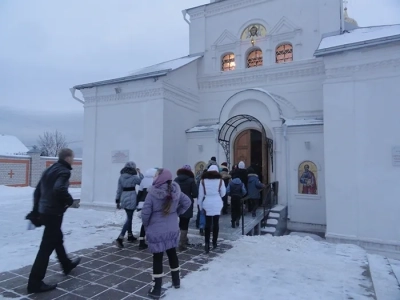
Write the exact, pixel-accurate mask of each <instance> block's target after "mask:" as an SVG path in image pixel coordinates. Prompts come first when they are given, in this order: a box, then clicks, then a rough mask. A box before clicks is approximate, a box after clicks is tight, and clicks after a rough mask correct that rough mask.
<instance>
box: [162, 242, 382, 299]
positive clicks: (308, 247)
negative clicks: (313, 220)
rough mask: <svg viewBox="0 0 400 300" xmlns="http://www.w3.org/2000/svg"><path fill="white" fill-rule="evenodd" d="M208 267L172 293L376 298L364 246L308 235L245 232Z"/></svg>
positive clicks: (199, 296) (203, 296)
mask: <svg viewBox="0 0 400 300" xmlns="http://www.w3.org/2000/svg"><path fill="white" fill-rule="evenodd" d="M205 268H207V269H208V270H207V272H196V273H192V274H190V275H189V276H187V277H185V278H183V279H182V282H181V288H180V289H179V290H169V291H168V293H167V297H166V299H191V300H197V299H198V300H204V299H230V300H235V299H238V300H239V299H240V300H242V299H252V300H265V299H275V300H278V299H279V300H287V299H296V300H301V299H304V300H316V299H321V300H322V299H323V300H331V299H332V300H338V299H358V300H361V299H368V300H370V299H373V298H371V297H370V294H371V290H370V289H372V282H371V280H370V278H369V277H367V276H366V275H365V273H366V272H365V271H366V268H367V259H366V253H365V251H364V250H363V249H361V248H359V247H358V246H353V245H334V244H329V243H326V242H319V241H315V240H314V239H313V238H311V237H307V236H305V237H300V236H283V237H268V236H262V237H245V238H243V239H241V240H239V241H236V242H234V247H233V248H232V249H231V250H229V251H227V252H226V253H225V254H224V255H223V256H221V257H219V258H217V259H216V260H214V261H212V262H211V263H209V264H207V265H206V266H205ZM350 297H352V298H350ZM387 300H389V299H387Z"/></svg>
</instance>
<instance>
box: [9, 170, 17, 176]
mask: <svg viewBox="0 0 400 300" xmlns="http://www.w3.org/2000/svg"><path fill="white" fill-rule="evenodd" d="M8 175H9V176H10V178H13V175H15V173H14V172H13V170H10V172H9V173H8Z"/></svg>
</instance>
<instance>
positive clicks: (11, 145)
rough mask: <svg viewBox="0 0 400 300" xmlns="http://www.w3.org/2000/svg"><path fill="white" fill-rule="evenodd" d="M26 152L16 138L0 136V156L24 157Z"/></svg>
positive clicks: (24, 147) (26, 149) (25, 148)
mask: <svg viewBox="0 0 400 300" xmlns="http://www.w3.org/2000/svg"><path fill="white" fill-rule="evenodd" d="M28 151H29V149H28V148H27V147H26V146H25V145H24V144H23V143H22V142H21V141H20V140H19V139H18V138H17V137H15V136H13V135H3V134H0V155H25V154H26V153H27V152H28Z"/></svg>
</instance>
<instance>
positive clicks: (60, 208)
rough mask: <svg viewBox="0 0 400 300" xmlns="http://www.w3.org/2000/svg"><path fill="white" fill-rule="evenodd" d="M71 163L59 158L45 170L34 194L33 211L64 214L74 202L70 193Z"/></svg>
mask: <svg viewBox="0 0 400 300" xmlns="http://www.w3.org/2000/svg"><path fill="white" fill-rule="evenodd" d="M71 170H72V168H71V165H70V164H69V163H67V162H66V161H65V160H59V161H58V162H56V163H55V164H53V165H52V166H51V167H49V168H48V169H47V170H45V171H44V172H43V175H42V178H41V179H40V181H39V183H38V184H37V186H36V189H35V192H34V196H33V198H34V199H33V202H34V204H33V212H35V213H37V212H38V213H40V214H48V215H59V216H60V215H63V214H64V212H65V210H66V209H67V208H68V207H69V206H71V205H72V204H73V203H74V200H73V198H72V196H71V195H70V194H69V193H68V187H69V178H70V177H71Z"/></svg>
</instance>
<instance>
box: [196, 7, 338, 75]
mask: <svg viewBox="0 0 400 300" xmlns="http://www.w3.org/2000/svg"><path fill="white" fill-rule="evenodd" d="M288 7H290V9H287V8H288ZM282 12H284V14H282ZM188 13H189V15H190V22H191V24H190V42H189V45H190V53H200V52H205V58H206V63H205V73H210V72H213V71H219V70H220V67H219V63H220V59H221V56H222V55H223V54H224V53H227V52H233V53H235V55H236V56H237V67H238V68H244V67H245V61H246V53H247V51H248V50H249V48H250V46H251V45H250V43H249V42H248V41H247V42H240V36H241V34H242V32H243V30H244V29H245V28H246V27H247V26H249V25H251V24H254V23H259V24H262V25H264V26H265V28H266V29H267V34H268V35H269V38H268V39H265V38H264V39H257V41H256V46H257V47H259V48H260V49H262V50H263V52H264V59H265V64H266V65H271V64H275V60H274V59H275V58H274V54H275V48H276V47H277V46H278V45H280V44H281V43H288V42H290V43H292V45H293V47H294V53H295V54H294V58H295V60H302V59H308V58H312V57H313V54H314V51H315V49H316V48H317V47H318V44H319V42H320V40H321V36H322V34H326V33H330V32H334V31H339V29H340V0H335V1H332V0H329V1H328V0H324V1H321V0H312V1H291V0H281V1H267V0H253V1H239V0H230V1H221V2H217V3H211V4H208V5H205V6H200V7H197V8H193V9H189V10H188ZM321 20H323V22H321ZM222 24H225V25H226V24H229V25H228V26H225V25H224V26H222Z"/></svg>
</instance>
